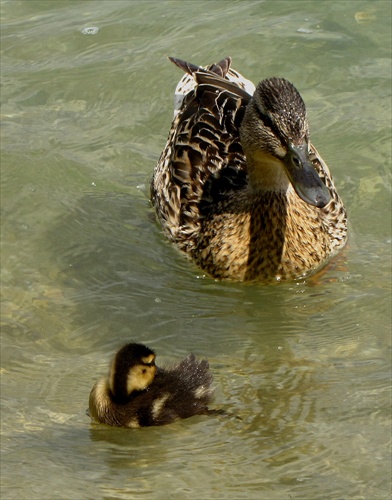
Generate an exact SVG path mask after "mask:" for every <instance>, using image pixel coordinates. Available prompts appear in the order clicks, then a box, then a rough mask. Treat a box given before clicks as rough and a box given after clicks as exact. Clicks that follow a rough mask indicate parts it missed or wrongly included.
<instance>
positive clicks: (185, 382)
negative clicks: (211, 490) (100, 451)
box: [89, 343, 214, 428]
mask: <svg viewBox="0 0 392 500" xmlns="http://www.w3.org/2000/svg"><path fill="white" fill-rule="evenodd" d="M211 384H212V374H211V372H210V371H209V366H208V361H207V360H201V361H198V360H196V359H195V357H194V355H193V354H190V355H189V356H187V357H186V358H185V359H183V360H182V361H181V362H180V363H179V364H177V365H173V366H171V367H168V368H165V369H163V368H158V367H157V366H156V365H155V353H154V351H152V350H151V349H149V348H148V347H146V346H144V345H142V344H135V343H132V344H127V345H125V346H124V347H123V348H122V349H120V351H119V352H118V353H117V354H116V356H115V357H114V359H113V362H112V364H111V368H110V371H109V375H108V377H105V378H102V379H101V380H99V381H98V382H97V383H96V384H95V385H94V387H93V388H92V390H91V393H90V398H89V416H90V417H91V418H92V419H94V420H96V421H98V422H101V423H103V424H107V425H112V426H116V427H132V428H137V427H145V426H152V425H165V424H169V423H171V422H174V421H176V420H178V419H183V418H188V417H192V416H193V415H203V414H210V413H211V414H213V413H214V410H209V409H208V404H209V403H210V402H211V400H212V396H213V389H212V388H211Z"/></svg>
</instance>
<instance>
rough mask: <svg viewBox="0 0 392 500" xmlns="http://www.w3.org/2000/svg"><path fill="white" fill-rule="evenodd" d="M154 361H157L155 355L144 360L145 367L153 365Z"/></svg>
mask: <svg viewBox="0 0 392 500" xmlns="http://www.w3.org/2000/svg"><path fill="white" fill-rule="evenodd" d="M154 361H155V354H150V355H149V356H146V357H145V358H142V363H144V364H145V365H150V364H151V363H154Z"/></svg>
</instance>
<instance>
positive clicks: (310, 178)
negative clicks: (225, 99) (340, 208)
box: [240, 77, 331, 208]
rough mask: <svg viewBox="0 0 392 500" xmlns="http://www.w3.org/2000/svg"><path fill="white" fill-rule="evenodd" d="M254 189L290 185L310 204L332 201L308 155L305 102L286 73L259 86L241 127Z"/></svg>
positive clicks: (315, 204) (318, 205)
mask: <svg viewBox="0 0 392 500" xmlns="http://www.w3.org/2000/svg"><path fill="white" fill-rule="evenodd" d="M240 136H241V143H242V145H243V148H244V152H245V154H246V158H247V165H248V171H249V177H250V183H251V186H252V188H253V189H256V190H258V189H262V190H263V191H265V190H267V191H268V190H270V191H287V189H288V187H289V185H290V184H291V185H292V186H293V188H294V190H295V191H296V193H297V195H298V196H299V197H300V198H301V199H302V200H304V201H305V202H306V203H308V204H310V205H314V206H316V207H319V208H321V207H324V206H325V205H326V204H327V203H329V201H330V200H331V195H330V193H329V190H328V188H327V187H326V186H325V184H324V183H323V182H322V181H321V179H320V177H319V175H318V173H317V171H316V169H315V168H314V166H313V164H312V161H311V160H310V157H309V152H310V140H309V125H308V120H307V114H306V107H305V103H304V101H303V100H302V97H301V95H300V94H299V92H298V90H297V89H296V88H295V87H294V85H293V84H292V83H290V82H289V81H288V80H286V79H284V78H276V77H274V78H268V79H266V80H263V81H262V82H260V83H259V84H258V86H257V87H256V91H255V93H254V95H253V98H252V99H251V101H250V102H249V104H248V105H247V107H246V111H245V115H244V119H243V121H242V125H241V128H240Z"/></svg>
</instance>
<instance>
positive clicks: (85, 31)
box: [82, 26, 99, 35]
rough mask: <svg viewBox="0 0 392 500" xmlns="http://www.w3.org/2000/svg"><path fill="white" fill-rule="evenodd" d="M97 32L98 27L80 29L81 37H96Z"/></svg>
mask: <svg viewBox="0 0 392 500" xmlns="http://www.w3.org/2000/svg"><path fill="white" fill-rule="evenodd" d="M98 31H99V28H98V26H87V27H86V28H83V29H82V34H83V35H96V34H97V33H98Z"/></svg>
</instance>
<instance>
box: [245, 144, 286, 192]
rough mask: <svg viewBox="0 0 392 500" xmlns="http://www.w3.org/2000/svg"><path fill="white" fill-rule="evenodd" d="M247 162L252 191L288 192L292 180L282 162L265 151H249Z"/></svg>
mask: <svg viewBox="0 0 392 500" xmlns="http://www.w3.org/2000/svg"><path fill="white" fill-rule="evenodd" d="M246 163H247V167H248V175H249V187H250V188H251V190H252V191H254V192H257V193H260V192H265V191H268V192H276V193H279V194H283V193H286V192H287V191H288V190H289V187H290V181H289V178H288V177H287V174H286V172H285V170H284V166H283V165H282V163H281V162H280V161H279V160H278V159H277V158H275V157H274V156H272V155H271V154H269V153H267V152H264V151H257V152H250V153H247V156H246Z"/></svg>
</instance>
